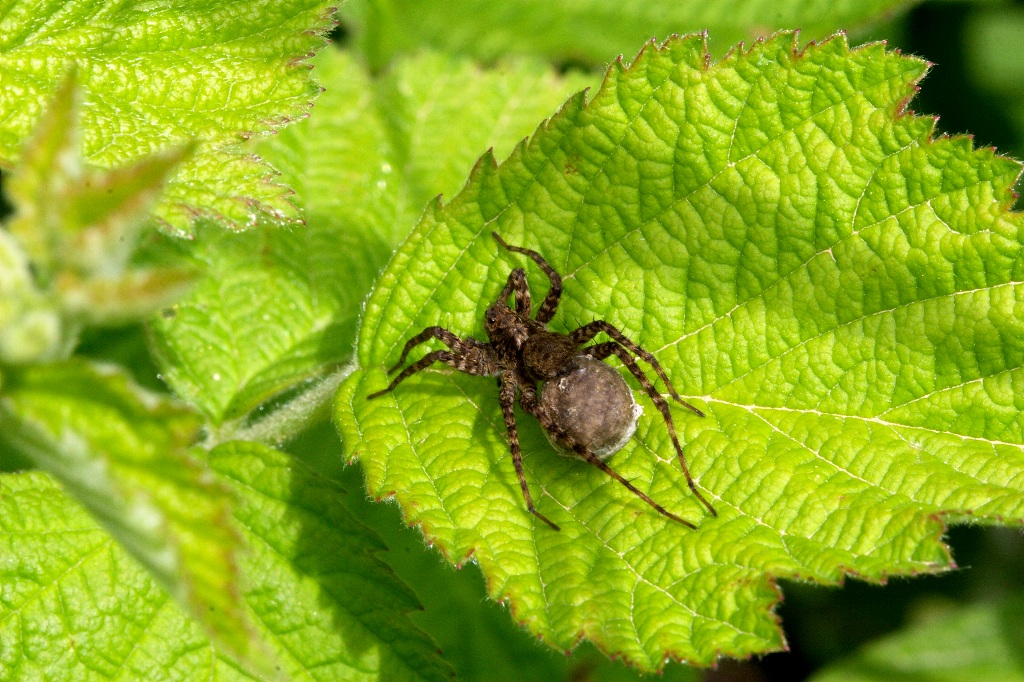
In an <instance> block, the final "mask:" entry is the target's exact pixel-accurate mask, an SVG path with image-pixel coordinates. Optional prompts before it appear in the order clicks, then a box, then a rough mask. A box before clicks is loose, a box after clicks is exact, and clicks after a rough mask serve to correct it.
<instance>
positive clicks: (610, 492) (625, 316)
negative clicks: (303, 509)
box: [336, 35, 1024, 669]
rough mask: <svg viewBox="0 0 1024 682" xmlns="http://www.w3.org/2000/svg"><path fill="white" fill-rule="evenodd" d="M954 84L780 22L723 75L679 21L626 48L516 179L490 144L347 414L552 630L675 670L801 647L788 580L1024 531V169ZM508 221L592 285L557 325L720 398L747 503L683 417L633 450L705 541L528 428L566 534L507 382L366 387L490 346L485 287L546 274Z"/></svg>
mask: <svg viewBox="0 0 1024 682" xmlns="http://www.w3.org/2000/svg"><path fill="white" fill-rule="evenodd" d="M924 71H925V64H924V62H923V61H921V60H918V59H914V58H908V57H903V56H900V55H898V54H893V53H886V52H885V49H884V46H882V45H880V44H875V45H869V46H865V47H863V48H860V49H857V50H852V51H851V50H850V49H849V48H848V46H847V44H846V41H845V40H844V39H843V38H842V37H836V38H834V39H832V40H829V41H827V42H825V43H823V44H821V45H816V46H811V47H809V48H807V49H806V50H805V51H804V52H797V51H796V50H795V46H794V37H793V36H792V35H780V36H776V37H775V38H773V39H772V40H770V41H767V42H765V43H760V44H757V45H756V46H755V47H753V48H752V49H751V50H750V51H749V52H746V53H732V54H730V55H729V57H727V58H726V59H724V60H723V61H721V62H719V63H717V64H709V61H708V57H707V54H706V51H705V48H704V45H703V42H702V40H701V38H700V37H699V36H698V37H690V38H685V39H675V40H670V41H669V42H668V43H666V44H665V45H664V46H662V47H660V48H656V49H655V48H649V49H647V50H645V51H644V52H642V53H641V55H640V56H639V57H638V58H637V60H636V61H635V63H634V64H633V65H632V66H630V67H629V68H626V67H623V66H621V65H613V67H612V68H611V70H610V72H609V74H608V77H607V79H606V81H605V83H604V85H603V86H602V88H601V90H600V92H599V93H598V94H597V95H596V96H595V97H594V99H593V101H591V102H589V103H588V102H586V101H585V100H584V99H583V97H578V98H575V99H573V100H572V101H571V102H570V103H568V104H567V105H566V107H565V108H564V109H563V110H562V111H561V112H560V113H559V114H558V115H557V116H555V117H554V118H553V119H552V120H551V121H549V122H547V123H546V124H545V125H543V126H542V127H541V128H540V129H539V130H538V131H537V133H536V134H535V135H534V137H533V138H532V139H531V140H530V141H529V143H528V144H524V145H522V146H521V147H519V148H517V150H516V152H515V153H514V154H513V155H512V157H510V159H509V160H508V161H506V162H505V163H503V164H502V165H501V166H500V167H499V166H496V165H495V164H494V162H493V159H492V158H491V157H485V158H484V159H483V160H482V161H481V163H480V164H479V165H478V166H477V169H476V171H475V172H474V174H473V176H472V177H471V179H470V182H469V184H468V185H467V186H466V189H465V190H464V191H463V192H462V193H461V194H459V195H458V196H457V197H456V198H455V199H454V200H453V201H452V202H451V203H449V204H448V205H446V206H442V205H441V204H440V203H437V204H435V205H433V206H432V207H431V208H430V209H429V210H428V212H427V213H426V215H425V216H424V218H423V220H422V222H421V224H420V225H419V226H418V228H417V229H416V231H415V232H414V233H413V235H412V236H411V238H410V239H409V240H408V241H407V242H406V244H405V245H404V246H403V247H402V248H401V249H400V250H399V252H398V253H397V254H396V256H395V258H394V259H393V261H392V262H391V264H390V265H389V266H388V268H387V269H386V270H385V272H384V273H383V275H382V277H381V279H380V283H379V286H378V287H377V289H376V290H375V292H374V293H373V295H372V296H371V298H370V300H369V302H368V304H367V309H366V315H365V318H364V321H363V325H362V328H361V331H360V333H359V334H360V335H359V341H358V345H357V360H358V363H359V367H360V369H359V370H358V371H356V372H355V373H354V374H353V375H352V376H351V377H350V378H349V380H348V381H347V382H346V383H345V384H344V386H343V387H342V390H341V392H340V393H339V396H338V400H337V403H336V421H337V423H338V425H339V427H340V428H341V430H342V433H343V436H344V439H345V445H346V450H347V452H348V456H349V457H350V458H355V457H358V458H359V459H360V460H361V461H362V463H363V465H364V467H365V470H366V472H367V481H368V487H369V489H370V491H371V493H372V494H373V495H375V496H378V497H385V496H394V497H396V498H397V500H398V501H399V503H400V504H401V505H402V508H403V510H404V514H405V516H406V519H407V520H408V521H409V522H410V523H415V524H418V525H420V526H421V527H422V529H423V531H424V533H425V534H426V536H427V537H428V538H429V540H430V541H431V542H433V543H435V544H436V546H438V547H439V548H441V550H442V551H443V552H445V553H446V554H447V555H448V556H449V557H450V558H451V560H453V561H464V560H466V559H467V557H470V556H472V557H473V558H474V559H475V560H476V561H478V562H479V564H480V566H481V568H482V570H483V573H484V575H485V577H486V579H487V583H488V591H489V593H490V595H491V596H492V597H493V598H495V599H498V600H503V601H507V602H508V603H509V604H510V606H511V608H512V612H513V614H514V617H515V618H516V619H517V620H519V621H521V622H523V623H524V624H525V625H526V626H527V627H529V628H530V629H531V630H532V631H533V632H535V633H536V634H537V635H538V636H540V637H541V638H542V639H543V640H545V641H547V642H549V643H551V644H553V645H555V646H558V647H563V648H568V647H571V646H572V645H573V643H574V642H576V641H578V639H579V638H580V637H581V636H582V637H587V638H589V639H591V640H593V641H595V642H597V643H598V644H599V645H600V646H601V647H602V648H604V649H605V650H606V651H608V652H609V653H614V654H616V655H618V656H621V657H623V658H625V659H626V660H627V661H631V662H634V663H636V664H637V665H638V666H641V667H643V668H647V669H652V668H659V667H660V666H662V665H663V663H664V661H665V659H666V657H676V658H681V659H685V660H689V661H692V662H695V663H700V664H707V663H710V662H711V661H713V660H714V658H715V657H716V656H718V655H730V656H746V655H749V654H751V653H753V652H761V651H767V650H772V649H778V648H780V647H781V646H782V645H783V639H782V635H781V632H780V631H779V627H778V623H777V622H776V619H775V618H774V616H773V615H772V613H771V608H772V606H773V605H774V604H775V603H776V601H777V600H778V598H779V596H778V589H777V587H776V585H775V582H774V578H775V577H780V576H784V577H791V578H800V579H805V580H812V581H817V582H823V583H835V582H838V581H840V580H842V579H843V577H844V576H846V575H857V576H860V577H863V578H865V579H869V580H883V579H884V578H885V577H886V576H888V575H893V574H914V573H920V572H931V571H938V570H943V569H945V568H947V567H948V566H949V565H950V559H949V554H948V550H947V548H946V547H945V546H944V545H943V543H942V542H941V535H942V532H943V527H944V526H943V520H944V519H952V520H957V521H962V520H966V519H974V520H975V521H977V522H985V523H996V522H999V521H1011V520H1012V521H1015V522H1019V521H1020V520H1021V519H1022V518H1024V495H1022V494H1021V493H1022V481H1024V418H1022V417H1021V408H1022V407H1024V391H1022V390H1021V389H1020V384H1021V381H1022V377H1024V373H1022V365H1024V343H1022V342H1021V341H1020V339H1022V338H1024V321H1022V320H1024V316H1022V315H1021V310H1022V308H1024V284H1022V283H1021V282H1022V281H1024V250H1022V248H1021V246H1022V241H1024V221H1022V220H1021V219H1020V216H1019V215H1017V214H1010V213H1007V206H1008V205H1009V203H1010V202H1011V201H1012V194H1011V193H1010V189H1009V188H1010V187H1011V185H1012V184H1013V182H1014V180H1015V178H1016V177H1017V174H1018V173H1019V170H1020V168H1019V166H1018V164H1016V163H1014V162H1012V161H1009V160H1007V159H1004V158H1000V157H998V156H995V155H994V154H993V153H992V152H991V151H990V150H973V149H972V148H971V143H970V140H969V139H966V138H942V139H938V140H933V139H932V138H931V135H932V126H933V120H932V119H930V118H918V117H915V116H913V115H910V114H908V113H906V112H905V111H904V106H905V105H906V102H907V101H908V100H909V98H910V97H911V95H912V94H913V92H914V88H915V84H916V82H917V81H918V79H920V78H921V76H922V74H923V73H924ZM492 230H495V231H497V232H498V233H500V234H501V235H503V236H504V237H505V238H506V239H507V240H508V241H509V242H510V243H514V244H524V245H526V246H529V247H531V248H535V249H538V250H540V251H541V252H542V253H543V254H545V255H546V257H547V258H548V259H549V260H550V261H551V262H552V263H553V264H554V265H555V267H556V268H557V269H558V270H559V271H560V272H561V273H562V274H563V275H565V277H566V283H565V295H564V297H563V301H562V308H561V310H560V312H559V316H558V317H557V318H556V320H555V321H554V323H553V325H552V327H553V328H554V329H558V330H566V329H571V328H574V327H576V326H577V325H578V324H579V323H581V322H582V321H587V320H589V319H591V318H604V319H607V320H609V321H610V322H611V323H612V324H615V325H617V326H619V327H620V328H622V329H624V330H626V332H627V334H629V335H630V336H631V337H632V338H634V339H635V340H636V341H638V342H639V343H641V344H642V345H644V346H645V347H647V348H649V349H650V350H652V351H653V352H654V353H655V355H657V357H658V358H659V359H660V361H661V362H662V364H663V365H664V366H665V368H666V370H667V372H668V374H669V375H670V376H671V377H672V379H673V381H674V383H675V385H676V386H677V387H678V388H679V390H680V391H681V392H682V393H683V395H684V396H685V397H688V399H689V400H691V401H692V402H695V403H696V404H697V405H698V406H699V407H701V408H702V409H704V411H705V412H707V413H708V417H707V418H706V419H700V418H698V417H697V416H695V415H693V414H691V413H689V412H687V411H686V410H682V409H674V417H675V422H676V428H677V429H678V430H679V432H680V435H681V437H682V439H683V441H684V442H685V443H686V445H685V447H686V453H687V457H688V459H689V462H690V467H691V470H692V471H693V473H694V476H695V478H696V479H697V481H698V484H699V486H700V487H701V488H702V489H703V490H704V491H705V493H706V494H707V495H708V496H709V498H710V499H711V500H712V501H713V503H714V504H715V507H716V508H717V510H718V513H719V516H718V518H712V517H711V516H710V515H709V514H707V513H705V512H704V511H703V510H702V507H701V506H700V504H699V503H698V502H697V501H696V500H695V499H694V497H693V496H692V495H691V494H689V492H688V490H687V487H686V484H685V481H684V480H683V477H682V474H681V472H680V470H679V468H678V466H677V465H676V463H675V459H674V456H673V453H672V448H671V445H670V443H669V440H668V437H667V435H666V429H665V426H664V424H663V423H662V421H661V419H660V417H659V416H658V413H657V411H655V410H653V409H647V410H646V413H645V416H644V417H642V418H641V422H640V426H639V429H638V432H637V437H636V438H635V439H634V440H633V441H632V442H631V443H630V444H628V445H627V446H626V447H625V448H624V449H623V450H622V451H621V452H619V453H618V454H616V455H615V457H613V458H612V460H611V465H612V466H613V467H614V468H616V469H617V470H618V471H619V472H621V473H622V474H623V475H624V476H625V477H626V478H628V479H629V480H631V481H633V483H634V484H635V485H636V486H637V487H638V488H640V489H641V490H643V491H645V492H647V493H648V494H650V495H651V496H652V497H653V498H654V499H655V500H658V501H660V502H661V503H662V504H664V505H665V506H667V507H668V508H669V510H670V511H672V512H674V513H677V514H679V515H681V516H682V517H684V518H687V519H689V520H692V521H694V522H696V523H697V525H698V526H699V529H698V530H697V531H690V530H687V529H685V528H683V527H681V526H680V525H678V524H675V523H673V522H672V521H669V520H667V519H665V518H664V517H661V516H659V515H658V514H656V513H653V511H652V510H651V509H650V508H649V507H648V506H646V505H645V504H644V503H643V502H641V501H640V500H639V499H637V498H636V497H634V496H632V495H631V494H630V493H629V492H628V491H626V490H625V489H624V488H623V487H622V486H620V485H619V484H618V483H616V482H614V481H612V480H610V479H609V478H608V477H607V476H606V475H605V474H604V473H602V472H600V471H597V470H596V469H592V468H589V467H588V466H587V465H585V464H583V463H580V462H578V461H575V460H571V459H567V458H562V457H559V456H557V455H556V454H555V453H554V451H553V450H552V449H551V448H550V446H549V445H548V444H547V442H546V440H545V439H544V437H543V436H542V434H541V432H540V430H539V428H538V427H537V426H536V424H535V423H534V422H533V421H532V420H530V419H528V418H525V417H522V416H521V417H520V422H521V423H522V428H521V439H522V442H523V448H524V452H525V458H526V469H527V480H528V483H529V485H530V487H531V489H532V490H533V493H534V498H535V499H536V500H537V501H538V504H539V507H540V510H541V512H542V513H544V514H546V515H547V516H549V517H551V518H552V519H553V520H554V521H555V522H556V523H558V524H559V525H561V527H562V530H561V532H554V531H552V530H551V529H550V528H548V527H547V526H545V525H544V524H542V523H538V521H537V519H535V518H534V517H532V516H531V515H530V514H528V513H527V511H526V508H525V504H524V502H523V499H522V496H521V493H520V491H519V485H518V483H517V481H516V476H515V473H514V470H513V466H512V462H511V458H510V457H509V456H508V444H507V441H506V440H505V434H504V425H503V422H502V417H501V413H500V410H499V408H498V403H497V392H496V390H495V388H494V383H493V380H484V379H479V378H476V377H472V376H468V375H463V374H459V373H453V372H450V371H433V372H426V373H423V374H420V375H418V376H416V377H414V378H411V379H409V380H408V381H407V382H406V383H405V384H403V385H402V386H401V387H400V388H399V389H398V390H397V391H395V392H394V393H393V394H391V395H389V396H386V397H383V398H379V399H377V400H375V401H367V399H366V396H367V395H368V394H369V393H371V392H373V391H377V390H379V389H381V388H383V387H384V386H385V385H386V375H385V373H384V367H386V366H388V365H390V364H392V363H393V362H395V361H396V360H397V359H398V353H399V350H400V349H401V345H402V344H403V342H404V341H405V340H406V339H407V338H409V337H410V336H411V335H412V334H414V333H416V332H417V331H419V330H420V329H421V328H423V327H425V326H428V325H432V324H437V323H441V324H443V325H445V326H447V327H449V328H451V329H452V330H454V331H456V332H457V333H459V334H467V335H468V334H473V335H475V336H477V337H478V338H483V332H482V322H481V319H482V314H483V309H484V307H485V305H486V304H487V303H488V302H489V301H491V300H494V298H495V297H496V295H497V293H498V291H499V290H500V288H501V285H502V284H503V283H504V281H505V278H506V276H507V274H508V272H509V271H510V269H511V268H512V267H514V266H517V265H519V266H526V265H527V263H524V260H525V259H524V258H522V257H520V256H516V255H513V254H508V253H505V252H503V251H501V250H500V249H499V248H498V246H497V244H496V243H495V241H494V240H493V239H491V238H490V236H489V233H490V231H492ZM530 268H531V269H530V278H531V282H532V283H533V285H534V287H533V288H534V291H535V294H536V293H537V292H539V291H542V290H543V289H542V283H543V282H544V280H543V277H539V276H537V275H538V273H537V272H536V268H534V267H532V266H530ZM634 386H635V385H634ZM677 407H678V406H677Z"/></svg>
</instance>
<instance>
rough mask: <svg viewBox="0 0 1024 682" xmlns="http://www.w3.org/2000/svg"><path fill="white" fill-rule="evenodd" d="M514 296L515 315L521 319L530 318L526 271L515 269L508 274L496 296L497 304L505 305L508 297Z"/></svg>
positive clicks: (528, 286)
mask: <svg viewBox="0 0 1024 682" xmlns="http://www.w3.org/2000/svg"><path fill="white" fill-rule="evenodd" d="M512 294H515V295H516V314H517V315H522V316H523V317H526V318H529V317H530V305H531V304H530V285H529V284H528V283H527V282H526V271H525V270H523V269H522V268H516V269H515V270H513V271H512V272H510V273H508V279H507V280H505V288H504V289H502V290H501V293H500V294H498V301H497V302H498V303H506V302H507V301H508V297H509V296H511V295H512Z"/></svg>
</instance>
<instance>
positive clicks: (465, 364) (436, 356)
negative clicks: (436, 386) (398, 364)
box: [366, 339, 497, 400]
mask: <svg viewBox="0 0 1024 682" xmlns="http://www.w3.org/2000/svg"><path fill="white" fill-rule="evenodd" d="M460 341H461V339H460ZM462 343H463V347H462V348H461V349H460V350H458V351H454V352H453V351H450V350H435V351H431V352H430V353H427V354H426V355H424V356H423V357H422V358H420V359H419V360H417V361H416V362H414V363H413V364H411V365H409V366H408V367H406V368H405V369H403V370H402V372H401V373H400V374H399V375H398V376H396V377H395V378H394V379H392V380H391V383H390V384H388V387H387V388H385V389H384V390H381V391H377V392H376V393H371V394H370V395H368V396H366V399H367V400H373V399H374V398H379V397H380V396H382V395H384V394H385V393H390V392H391V391H393V390H395V387H396V386H398V384H400V383H402V382H403V381H405V380H406V379H408V378H409V377H411V376H412V375H413V374H416V373H417V372H422V371H423V370H425V369H426V368H427V367H430V366H431V365H432V364H434V363H435V362H443V363H444V364H446V365H448V366H449V367H454V368H455V369H457V370H459V371H460V372H465V373H466V374H476V375H478V376H487V375H488V374H493V373H494V370H495V369H496V367H497V358H495V357H494V351H493V350H491V347H490V346H488V345H487V344H484V343H480V342H479V341H475V340H474V345H470V344H469V343H468V342H465V341H463V342H462Z"/></svg>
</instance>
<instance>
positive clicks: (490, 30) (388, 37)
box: [341, 0, 916, 66]
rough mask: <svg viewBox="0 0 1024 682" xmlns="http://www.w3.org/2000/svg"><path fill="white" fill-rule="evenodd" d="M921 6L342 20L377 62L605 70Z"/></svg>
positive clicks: (814, 5) (402, 13)
mask: <svg viewBox="0 0 1024 682" xmlns="http://www.w3.org/2000/svg"><path fill="white" fill-rule="evenodd" d="M913 4H916V3H915V0H836V1H834V2H801V1H800V0H771V1H769V2H766V1H764V0H754V1H751V0H717V1H716V2H673V0H625V1H623V0H619V1H618V2H615V1H614V0H555V1H554V2H552V1H551V0H506V2H490V1H489V0H448V1H447V2H418V1H417V0H351V2H348V3H346V4H345V5H344V6H343V7H342V11H341V18H342V21H343V22H345V23H348V24H350V25H351V26H352V28H353V30H354V32H355V38H356V44H357V45H358V47H359V49H360V50H361V51H362V52H363V53H364V54H366V56H367V58H368V59H369V60H370V62H371V63H373V64H375V65H377V66H383V65H384V64H386V63H387V62H388V60H390V59H391V58H392V57H393V56H394V55H396V54H401V53H403V52H413V51H416V50H418V49H422V47H423V46H430V47H432V48H434V49H443V50H446V51H449V52H453V53H457V54H465V55H473V56H475V57H478V58H482V59H488V60H490V59H497V58H504V57H507V56H508V55H510V54H519V55H541V56H544V57H550V58H554V59H561V60H571V61H585V62H590V63H598V64H604V63H607V62H609V61H611V60H612V59H614V58H615V57H616V55H620V54H633V53H634V52H635V51H636V49H637V46H638V45H642V44H643V43H644V42H645V41H648V40H651V39H652V38H655V37H660V38H662V39H664V38H666V37H668V36H670V35H672V34H674V33H680V34H682V33H694V32H696V31H701V30H708V31H709V34H710V36H711V38H712V39H713V43H712V44H713V46H714V50H713V51H714V52H716V53H719V54H721V53H724V52H725V49H726V48H727V47H728V46H730V45H733V44H734V43H737V42H739V41H741V40H748V41H749V40H751V39H753V38H756V37H758V36H764V35H767V34H768V33H771V32H772V31H775V30H778V29H784V28H793V27H794V26H799V27H800V28H801V29H802V31H803V33H802V36H803V38H804V39H805V40H810V39H814V38H821V37H824V36H826V35H828V34H830V33H832V32H834V31H836V30H837V29H846V30H857V29H862V28H864V27H865V26H870V25H872V24H876V23H878V22H880V21H882V20H884V19H887V18H888V17H890V16H891V15H892V14H894V13H896V12H898V11H899V10H901V9H903V8H905V7H907V6H910V5H913Z"/></svg>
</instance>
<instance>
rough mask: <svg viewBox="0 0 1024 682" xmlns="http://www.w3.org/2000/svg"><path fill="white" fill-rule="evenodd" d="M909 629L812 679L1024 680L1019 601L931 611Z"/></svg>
mask: <svg viewBox="0 0 1024 682" xmlns="http://www.w3.org/2000/svg"><path fill="white" fill-rule="evenodd" d="M935 610H936V611H939V613H932V614H931V615H930V616H929V617H927V618H922V619H921V620H920V622H918V623H916V624H915V625H913V626H911V627H908V628H905V629H904V630H903V631H901V632H899V633H896V634H893V635H891V636H889V637H886V638H885V639H883V640H881V641H879V642H875V643H873V644H870V645H869V646H866V647H864V649H863V650H862V651H860V652H859V653H857V654H856V655H854V656H852V657H850V658H849V659H848V660H846V661H843V662H840V663H837V664H835V665H833V666H831V667H829V668H827V669H825V670H823V671H821V672H820V673H818V674H816V675H815V676H814V677H813V678H812V679H813V681H814V682H869V681H872V680H879V681H882V680H886V681H888V680H893V681H895V682H899V681H900V680H908V681H909V680H914V681H915V682H942V681H944V680H949V681H950V682H955V681H956V680H1004V681H1005V682H1020V681H1021V680H1024V639H1022V638H1021V633H1022V632H1024V599H1022V598H1021V597H1020V595H1017V596H1016V597H1015V598H1014V599H1011V600H1009V601H1007V602H1004V603H1000V604H976V605H973V606H971V607H969V608H966V609H957V610H953V609H951V608H947V609H941V608H937V609H935Z"/></svg>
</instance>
